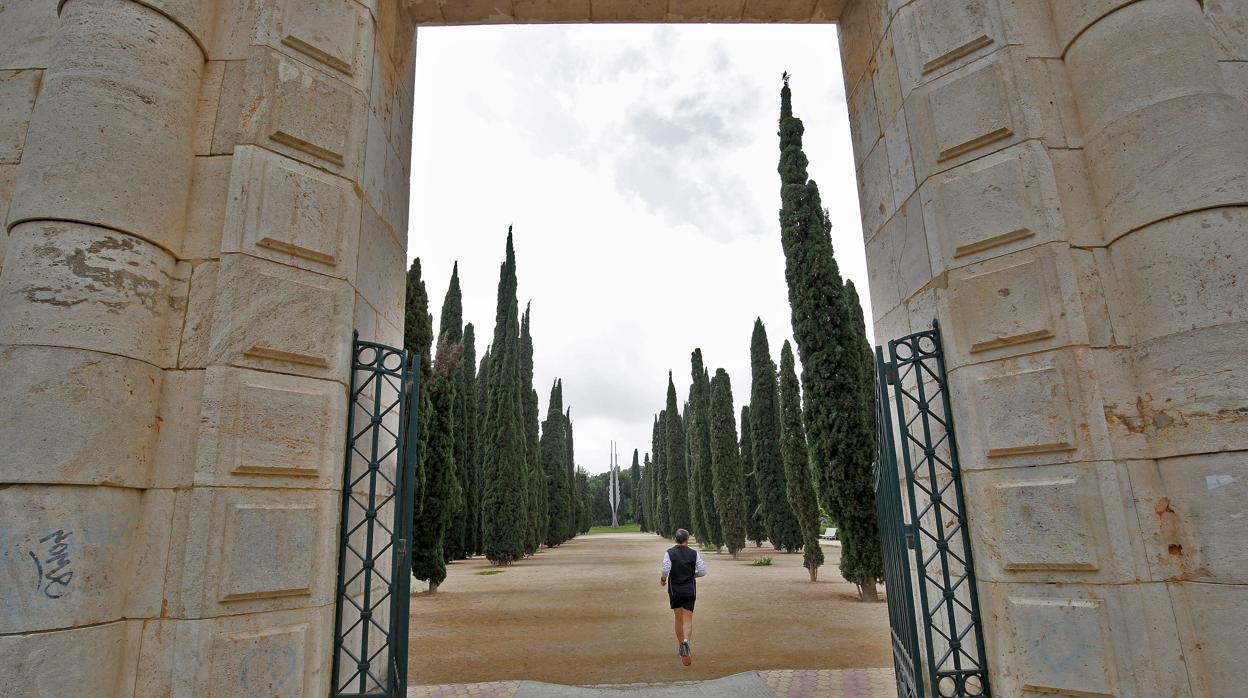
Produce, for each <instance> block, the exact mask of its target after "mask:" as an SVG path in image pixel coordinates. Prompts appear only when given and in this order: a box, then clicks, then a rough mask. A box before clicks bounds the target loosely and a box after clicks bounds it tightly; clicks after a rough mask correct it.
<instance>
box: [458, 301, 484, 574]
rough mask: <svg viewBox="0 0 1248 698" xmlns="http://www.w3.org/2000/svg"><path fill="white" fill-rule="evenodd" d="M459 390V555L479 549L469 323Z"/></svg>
mask: <svg viewBox="0 0 1248 698" xmlns="http://www.w3.org/2000/svg"><path fill="white" fill-rule="evenodd" d="M459 376H460V377H459V389H460V390H461V391H463V397H464V422H463V424H462V425H461V424H457V425H456V429H457V430H459V431H461V432H463V434H464V441H465V446H464V460H463V461H460V463H461V465H460V469H459V470H460V478H461V479H460V483H461V487H462V489H463V494H464V514H463V527H464V533H463V539H462V544H463V554H464V556H465V557H468V556H470V555H473V554H475V553H476V552H477V551H478V550H479V549H480V547H479V543H478V538H479V533H480V530H481V526H480V524H479V521H480V519H481V463H480V452H479V440H478V438H477V434H478V428H479V427H478V418H477V404H478V400H477V333H476V329H475V328H474V327H473V325H472V323H471V322H470V323H468V324H467V325H464V357H463V361H461V362H460V368H459Z"/></svg>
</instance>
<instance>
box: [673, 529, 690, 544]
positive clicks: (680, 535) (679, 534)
mask: <svg viewBox="0 0 1248 698" xmlns="http://www.w3.org/2000/svg"><path fill="white" fill-rule="evenodd" d="M676 543H677V544H679V545H688V543H689V532H688V531H686V530H685V529H683V528H678V529H676Z"/></svg>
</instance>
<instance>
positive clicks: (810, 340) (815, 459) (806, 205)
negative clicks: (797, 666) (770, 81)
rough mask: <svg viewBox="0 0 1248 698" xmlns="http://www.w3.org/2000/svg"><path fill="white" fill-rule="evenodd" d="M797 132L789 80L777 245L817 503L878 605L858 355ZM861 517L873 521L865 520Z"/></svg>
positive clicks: (848, 572) (853, 572)
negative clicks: (831, 520)
mask: <svg viewBox="0 0 1248 698" xmlns="http://www.w3.org/2000/svg"><path fill="white" fill-rule="evenodd" d="M803 130H804V129H803V126H802V122H801V120H800V119H798V118H796V117H794V116H793V97H792V93H791V92H790V90H789V80H788V74H787V73H786V74H785V76H784V87H783V89H782V90H781V92H780V164H779V167H778V170H779V172H780V180H781V183H782V185H781V190H780V198H781V209H780V240H781V244H782V246H783V248H784V257H785V281H786V282H787V284H788V289H789V306H790V309H791V311H792V315H793V336H794V339H796V340H797V350H798V354H799V356H800V358H801V361H802V376H801V378H802V393H803V394H804V395H805V411H804V414H803V421H804V423H805V426H806V437H807V439H808V440H809V444H808V447H809V450H810V462H811V463H812V464H813V465H814V467H815V473H816V475H817V481H816V482H817V490H818V492H819V497H820V499H821V500H822V502H823V504H824V506H825V508H826V509H827V510H828V512H829V513H831V514H832V516H833V517H834V518H836V520H837V523H838V524H839V531H838V532H839V533H841V534H842V535H843V537H844V538H843V540H842V541H841V565H840V568H841V574H842V576H844V577H845V579H847V580H849V581H851V582H853V583H854V584H856V585H858V589H859V593H860V594H861V595H862V596H863V597H865V598H868V599H871V600H875V599H876V598H877V596H876V583H877V581H878V580H879V579H880V578H881V577H882V576H883V573H884V569H883V564H882V558H881V557H880V553H879V550H878V548H879V538H878V536H877V535H876V531H877V526H878V525H877V523H876V522H875V516H874V511H875V495H874V491H873V490H872V489H871V488H870V482H871V459H870V457H866V458H864V457H863V454H864V453H865V451H866V449H861V448H859V447H858V444H859V443H861V442H864V441H871V440H873V439H874V438H875V433H874V432H875V430H874V428H871V429H869V430H863V429H862V426H861V425H863V424H866V423H870V422H869V421H868V420H867V419H865V418H858V416H857V414H856V413H857V412H859V411H860V410H861V403H862V400H861V398H860V395H861V394H862V390H863V389H862V387H861V386H860V385H859V383H860V382H861V381H862V370H861V363H862V358H861V350H860V348H859V346H860V345H859V341H858V339H857V337H855V335H856V332H855V327H854V323H853V321H852V318H851V313H850V311H849V310H848V309H847V305H848V304H847V299H846V296H847V294H846V292H845V287H844V284H843V283H842V281H841V275H840V271H839V269H838V268H837V264H836V259H835V257H834V256H833V253H832V238H831V223H830V221H829V217H828V215H827V213H826V211H824V210H823V205H822V202H821V200H820V197H819V187H818V186H817V185H816V184H815V182H814V181H813V180H809V179H808V178H807V171H806V165H807V160H806V154H805V153H803V152H802V134H803ZM868 389H869V388H868ZM860 431H866V432H869V433H858V432H860ZM871 442H872V443H874V442H873V441H871ZM871 450H874V449H871ZM867 511H870V512H872V514H871V515H870V516H867V515H863V514H862V512H867ZM872 548H874V549H875V550H874V551H871V550H870V549H872ZM877 562H879V564H876V563H877Z"/></svg>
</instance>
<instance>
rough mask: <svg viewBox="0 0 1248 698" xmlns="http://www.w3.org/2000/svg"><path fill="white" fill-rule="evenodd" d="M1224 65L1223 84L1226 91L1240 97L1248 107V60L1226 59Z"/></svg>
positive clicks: (1247, 107) (1222, 64)
mask: <svg viewBox="0 0 1248 698" xmlns="http://www.w3.org/2000/svg"><path fill="white" fill-rule="evenodd" d="M1218 65H1220V66H1222V84H1224V85H1226V91H1227V92H1229V93H1230V94H1231V95H1233V96H1235V97H1238V98H1239V101H1240V102H1243V104H1244V108H1245V109H1248V61H1234V62H1233V61H1225V62H1222V63H1219V64H1218Z"/></svg>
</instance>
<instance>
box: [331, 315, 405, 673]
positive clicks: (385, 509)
mask: <svg viewBox="0 0 1248 698" xmlns="http://www.w3.org/2000/svg"><path fill="white" fill-rule="evenodd" d="M418 360H419V358H418V357H411V356H409V355H408V354H407V353H406V352H405V351H404V350H402V349H395V348H394V347H389V346H386V345H384V344H376V343H374V342H366V341H361V340H360V338H359V335H358V334H356V335H355V336H354V337H353V341H352V345H351V393H350V395H351V399H350V404H349V407H348V410H349V411H348V413H347V448H346V457H345V465H344V468H343V486H342V528H341V533H340V535H341V538H340V543H339V551H338V586H337V592H336V596H337V598H336V603H335V606H336V607H335V616H334V661H333V671H332V675H331V684H330V691H331V692H330V696H331V697H332V698H402V696H404V695H406V691H407V617H408V603H409V601H410V595H409V594H410V586H411V572H410V568H411V552H410V550H411V546H410V545H409V541H411V537H412V535H411V532H412V507H413V502H414V501H415V493H416V457H415V456H416V446H415V444H416V439H415V436H416V424H417V417H418V414H417V412H418V410H417V405H418V403H419V401H418V400H417V399H416V395H417V394H418V390H417V388H418V382H419V379H420V371H419V370H417V367H416V366H414V363H415V362H416V361H418Z"/></svg>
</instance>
